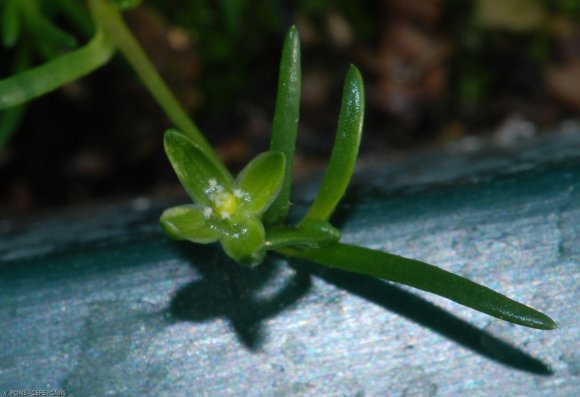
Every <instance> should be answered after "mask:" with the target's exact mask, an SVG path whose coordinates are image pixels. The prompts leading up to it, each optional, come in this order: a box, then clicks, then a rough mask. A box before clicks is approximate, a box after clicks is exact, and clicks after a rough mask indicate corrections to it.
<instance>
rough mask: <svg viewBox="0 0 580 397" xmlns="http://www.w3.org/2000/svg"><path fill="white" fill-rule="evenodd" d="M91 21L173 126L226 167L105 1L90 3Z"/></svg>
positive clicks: (117, 14) (117, 13)
mask: <svg viewBox="0 0 580 397" xmlns="http://www.w3.org/2000/svg"><path fill="white" fill-rule="evenodd" d="M89 5H90V8H91V11H92V14H93V17H94V18H95V19H96V20H97V21H98V23H99V24H100V25H102V27H103V29H104V30H105V32H106V33H107V34H108V36H110V38H111V39H112V40H113V41H114V43H115V44H116V45H117V47H118V48H119V50H120V51H121V53H122V54H123V55H124V56H125V58H126V59H127V61H128V62H129V64H130V65H131V66H132V67H133V69H135V72H136V73H137V75H139V77H140V78H141V80H142V81H143V83H144V84H145V86H146V87H147V89H148V90H149V92H151V94H152V95H153V97H154V98H155V99H156V101H157V103H158V104H159V105H160V106H161V108H162V109H163V110H164V112H165V114H166V115H167V117H168V118H169V120H171V121H172V122H173V123H174V124H175V126H176V127H177V128H178V129H179V130H180V131H181V132H182V133H184V134H185V135H187V136H188V137H189V138H191V139H192V140H193V141H194V142H195V143H196V144H197V145H199V146H200V147H201V148H202V149H203V150H204V151H205V152H207V154H208V155H209V156H210V157H211V158H212V160H213V161H214V162H215V163H216V165H218V166H219V167H220V168H223V169H225V166H224V165H223V163H222V162H221V160H220V159H219V157H218V155H217V153H216V152H215V151H214V150H213V148H212V147H211V145H210V144H209V143H208V142H207V140H206V139H205V137H204V136H203V135H202V133H201V132H200V131H199V129H198V128H197V126H196V125H195V124H194V123H193V121H192V120H191V119H190V118H189V116H188V115H187V112H186V111H185V110H184V109H183V108H182V107H181V105H180V104H179V102H178V101H177V99H176V98H175V96H174V95H173V93H172V92H171V90H170V89H169V88H168V87H167V85H166V84H165V82H164V81H163V79H162V78H161V77H160V76H159V74H158V73H157V70H156V69H155V67H154V66H153V64H152V63H151V61H150V60H149V58H148V57H147V55H146V54H145V52H144V51H143V49H142V48H141V46H140V44H139V42H138V41H137V40H136V39H135V37H134V36H133V34H132V33H131V31H130V30H129V28H128V27H127V25H126V24H125V22H124V21H123V18H122V16H121V13H120V11H119V9H118V7H116V6H115V5H113V4H109V3H108V2H107V1H105V0H90V2H89Z"/></svg>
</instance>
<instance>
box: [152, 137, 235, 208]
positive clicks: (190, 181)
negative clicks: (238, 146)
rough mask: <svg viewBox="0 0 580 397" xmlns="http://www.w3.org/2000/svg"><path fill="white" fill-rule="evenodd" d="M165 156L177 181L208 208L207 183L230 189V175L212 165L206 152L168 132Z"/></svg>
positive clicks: (165, 140)
mask: <svg viewBox="0 0 580 397" xmlns="http://www.w3.org/2000/svg"><path fill="white" fill-rule="evenodd" d="M163 142H164V145H165V153H166V154H167V157H168V158H169V161H170V162H171V165H172V166H173V169H174V170H175V173H176V174H177V177H178V178H179V181H180V182H181V184H182V185H183V187H184V188H185V190H186V191H187V193H188V194H189V196H190V197H191V198H192V199H193V200H194V201H196V202H198V203H199V204H202V205H206V206H209V205H211V201H210V197H209V196H208V193H209V191H208V189H209V188H210V183H213V182H210V181H211V180H214V181H215V183H216V184H217V186H219V187H221V188H223V189H225V190H227V191H230V192H231V191H232V190H233V181H232V177H231V175H229V173H226V172H224V171H223V169H222V168H221V167H218V166H216V164H215V163H214V161H213V160H212V159H211V158H210V157H209V156H208V155H207V154H206V152H205V151H204V150H203V149H201V148H200V147H199V146H198V145H196V144H195V143H194V142H193V141H192V140H191V139H189V138H188V137H186V136H185V135H183V134H182V133H181V132H179V131H177V130H174V129H170V130H167V132H166V133H165V139H164V141H163Z"/></svg>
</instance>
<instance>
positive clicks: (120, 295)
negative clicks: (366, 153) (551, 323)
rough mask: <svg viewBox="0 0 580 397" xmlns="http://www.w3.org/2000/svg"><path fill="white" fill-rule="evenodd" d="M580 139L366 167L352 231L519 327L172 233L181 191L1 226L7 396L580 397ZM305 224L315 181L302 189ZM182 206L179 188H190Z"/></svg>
mask: <svg viewBox="0 0 580 397" xmlns="http://www.w3.org/2000/svg"><path fill="white" fill-rule="evenodd" d="M579 159H580V137H579V136H578V135H565V136H553V137H548V138H541V140H537V141H535V142H533V143H531V144H528V145H527V146H525V147H520V148H519V149H518V152H516V153H513V152H505V151H498V150H491V151H489V152H488V153H487V154H483V155H482V154H479V155H478V156H477V157H475V156H473V155H469V154H451V155H447V156H445V157H438V156H434V155H433V156H431V155H427V154H426V155H422V156H420V157H417V158H414V159H410V160H406V161H405V162H398V163H390V164H381V165H377V164H373V165H370V164H366V165H365V164H363V165H362V167H361V168H359V173H358V175H357V177H356V178H357V179H356V180H355V182H354V184H353V186H352V187H351V188H350V189H349V191H348V193H347V199H346V201H345V202H344V203H343V204H342V205H341V206H340V208H339V210H338V212H337V214H336V215H335V217H334V218H333V221H334V222H335V223H336V224H338V225H340V226H342V228H343V230H344V232H343V241H345V242H348V243H356V244H362V245H365V246H367V247H372V248H376V249H381V250H386V251H389V252H393V253H396V254H398V255H403V256H408V257H411V258H416V259H420V260H424V261H427V262H429V263H432V264H435V265H438V266H440V267H442V268H444V269H446V270H450V271H453V272H457V273H459V274H461V275H464V276H467V277H469V278H471V279H473V280H474V281H477V282H480V283H483V284H484V285H486V286H488V287H491V288H493V289H496V290H498V291H499V292H501V293H504V294H506V295H508V296H510V297H512V298H514V299H517V300H519V301H522V302H523V303H526V304H530V305H532V306H534V307H536V308H538V309H540V310H542V311H545V312H546V313H547V314H549V315H550V316H551V317H552V318H554V319H555V320H556V321H557V322H558V323H559V326H560V328H559V329H558V330H556V331H552V332H542V331H536V330H531V329H527V328H524V327H517V326H514V325H512V324H508V323H505V322H501V321H499V320H496V319H494V318H491V317H489V316H486V315H483V314H481V313H478V312H475V311H471V310H469V309H466V308H463V307H461V306H459V305H456V304H454V303H452V302H450V301H447V300H445V299H442V298H439V297H436V296H434V295H430V294H426V293H423V292H419V291H415V290H411V289H409V288H402V287H399V286H397V285H393V284H389V283H385V282H381V281H378V280H374V279H370V278H366V277H363V276H357V275H353V274H348V273H343V272H340V271H334V270H330V269H325V268H322V267H319V266H316V265H311V264H307V263H301V262H290V263H288V262H287V261H286V260H285V259H283V258H279V257H273V258H272V260H270V261H268V262H267V263H265V264H264V265H262V266H260V267H258V268H256V269H252V270H250V269H244V268H240V267H238V266H237V265H235V264H234V263H233V262H231V261H229V260H228V259H227V258H226V257H225V255H223V254H222V253H221V252H220V251H219V247H212V246H210V247H203V246H194V245H190V244H185V243H184V244H181V243H175V242H171V241H169V240H168V239H167V238H166V237H165V236H164V235H163V234H162V233H161V230H160V228H159V226H158V224H157V218H158V216H159V214H160V213H161V211H162V209H163V208H166V207H167V206H169V205H174V204H176V203H175V202H174V201H172V202H161V201H150V200H145V199H139V200H135V201H133V202H131V203H126V204H116V205H109V206H105V207H101V208H97V209H92V210H90V211H86V210H84V211H83V210H79V211H76V212H68V213H63V214H59V215H58V216H53V217H47V218H42V219H40V218H39V219H33V220H30V221H28V222H19V223H16V222H13V221H10V220H3V221H1V222H0V230H1V233H2V234H1V237H0V335H2V336H1V338H0V390H2V391H4V390H10V389H19V390H22V389H27V390H32V389H49V390H50V389H55V390H57V389H65V390H66V391H67V393H68V395H69V396H83V397H85V396H88V397H90V396H104V395H111V396H128V395H142V396H194V395H212V396H240V395H247V396H288V395H293V396H311V395H323V396H362V395H365V396H387V395H388V396H391V395H393V396H398V395H405V396H435V395H442V396H448V395H470V394H471V395H482V396H487V395H490V396H492V395H493V396H513V395H527V396H569V395H574V394H575V393H576V392H577V391H578V390H579V389H580V354H579V351H580V342H579V338H578V335H579V334H580V320H579V319H578V315H577V314H578V303H577V302H578V299H579V295H580V291H579V285H580V267H579V262H580V244H579V243H578V242H579V241H580V160H579ZM301 186H302V192H301V194H300V195H298V196H296V199H295V205H294V207H293V209H294V211H295V214H294V216H295V217H296V218H297V219H298V218H299V216H300V212H304V210H305V207H304V204H305V203H306V202H307V201H308V200H309V199H310V198H311V197H312V196H313V195H314V193H315V187H316V182H315V181H312V180H309V181H303V182H302V185H301ZM184 202H185V200H184Z"/></svg>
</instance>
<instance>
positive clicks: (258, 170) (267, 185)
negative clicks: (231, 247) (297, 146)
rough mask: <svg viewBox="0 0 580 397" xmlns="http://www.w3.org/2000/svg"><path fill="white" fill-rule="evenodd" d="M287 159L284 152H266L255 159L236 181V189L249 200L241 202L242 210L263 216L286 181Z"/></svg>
mask: <svg viewBox="0 0 580 397" xmlns="http://www.w3.org/2000/svg"><path fill="white" fill-rule="evenodd" d="M285 164H286V158H285V157H284V154H282V152H275V151H270V152H265V153H262V154H260V155H258V156H257V157H255V158H254V159H253V160H252V161H250V163H249V164H248V165H247V166H246V167H245V168H244V169H243V170H242V172H241V173H240V174H239V175H238V177H237V179H236V187H237V188H238V189H239V191H241V192H242V194H244V193H246V194H247V195H248V197H247V198H245V199H243V200H241V203H240V210H245V211H247V212H248V213H250V214H253V215H262V213H264V211H266V210H267V209H268V207H269V206H270V204H272V202H273V201H274V200H275V199H276V196H277V195H278V193H279V192H280V189H281V187H282V182H283V181H284V167H285Z"/></svg>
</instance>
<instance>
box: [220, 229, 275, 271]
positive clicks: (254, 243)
mask: <svg viewBox="0 0 580 397" xmlns="http://www.w3.org/2000/svg"><path fill="white" fill-rule="evenodd" d="M224 227H225V228H226V230H227V232H226V233H223V234H222V235H221V236H220V242H221V244H222V247H223V249H224V251H225V252H226V254H228V256H229V257H230V258H232V259H233V260H235V261H236V262H238V263H239V264H240V265H245V266H256V265H258V264H260V262H262V260H263V259H264V255H265V251H264V237H265V232H264V226H263V225H262V223H261V222H260V221H258V220H257V219H256V218H247V219H243V220H241V221H240V222H238V223H235V224H233V225H232V224H225V225H224Z"/></svg>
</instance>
